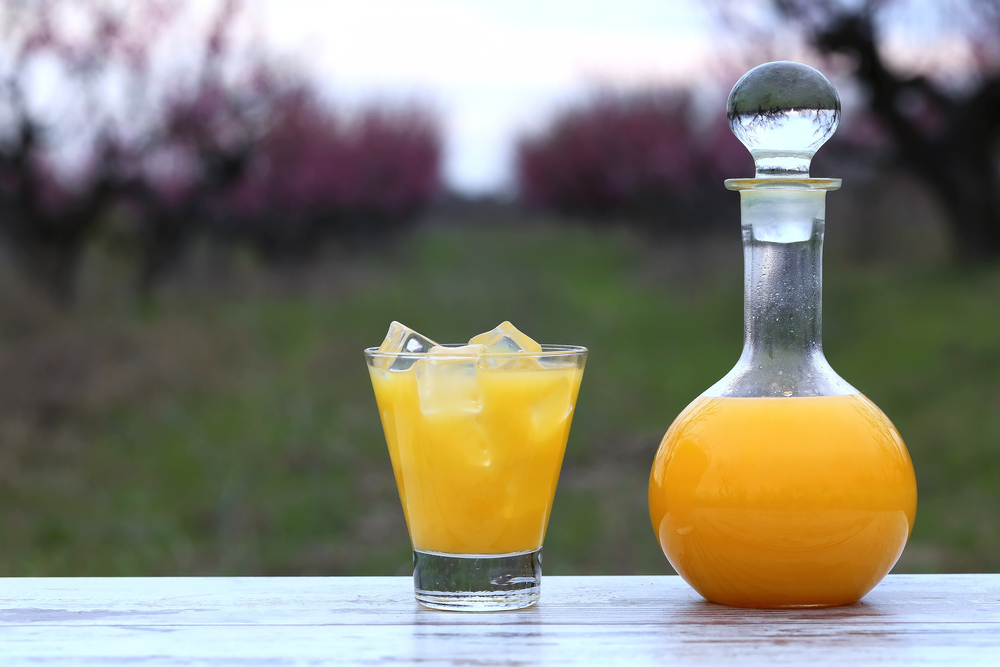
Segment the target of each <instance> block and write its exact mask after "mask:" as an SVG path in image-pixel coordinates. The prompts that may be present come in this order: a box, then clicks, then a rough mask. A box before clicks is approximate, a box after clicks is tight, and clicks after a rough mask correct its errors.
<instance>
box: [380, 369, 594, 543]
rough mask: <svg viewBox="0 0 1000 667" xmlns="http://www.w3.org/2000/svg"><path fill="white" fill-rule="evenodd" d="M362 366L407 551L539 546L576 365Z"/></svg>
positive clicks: (578, 374)
mask: <svg viewBox="0 0 1000 667" xmlns="http://www.w3.org/2000/svg"><path fill="white" fill-rule="evenodd" d="M536 368H537V369H536V370H520V369H516V370H511V369H495V370H488V369H483V368H479V367H477V366H476V365H475V364H460V365H455V367H454V368H449V367H447V366H432V365H430V364H426V363H425V362H423V361H418V362H417V363H416V364H414V366H413V367H412V368H410V369H408V370H405V371H388V370H383V369H379V368H372V367H369V370H370V372H371V379H372V385H373V386H374V388H375V398H376V400H377V401H378V407H379V412H380V414H381V417H382V426H383V429H384V432H385V436H386V442H387V444H388V446H389V456H390V458H391V459H392V468H393V472H394V473H395V475H396V484H397V487H398V488H399V498H400V500H401V501H402V504H403V512H404V514H405V515H406V522H407V527H408V528H409V531H410V539H411V541H412V543H413V548H414V549H417V550H420V551H434V552H439V553H455V554H509V553H517V552H523V551H533V550H535V549H538V548H539V547H540V546H541V545H542V538H543V537H544V535H545V527H546V525H547V524H548V519H549V512H550V511H551V508H552V498H553V496H554V494H555V490H556V482H557V481H558V478H559V468H560V466H561V465H562V459H563V453H564V452H565V449H566V439H567V437H568V435H569V428H570V423H571V421H572V416H573V409H574V406H575V405H576V397H577V393H578V392H579V389H580V380H581V379H582V377H583V369H581V368H558V369H541V368H539V367H537V365H536Z"/></svg>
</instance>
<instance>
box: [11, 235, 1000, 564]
mask: <svg viewBox="0 0 1000 667" xmlns="http://www.w3.org/2000/svg"><path fill="white" fill-rule="evenodd" d="M740 261H741V259H740V254H739V241H738V237H737V236H736V235H734V238H733V239H728V240H726V241H724V242H722V243H721V245H720V244H706V245H704V246H698V247H696V246H688V247H684V248H674V249H670V248H666V249H664V248H650V247H647V246H646V245H645V244H644V243H642V242H641V241H640V240H638V239H635V238H633V237H630V236H628V235H626V234H622V233H619V232H613V231H595V230H586V229H579V228H561V227H555V226H551V225H540V226H538V227H535V228H532V227H529V226H521V227H517V228H516V229H513V230H506V231H491V230H487V229H483V228H471V227H470V228H467V229H454V228H428V229H425V230H423V231H422V232H420V233H419V234H416V235H414V236H412V237H411V238H408V239H406V240H404V241H403V242H402V243H401V245H400V246H399V247H397V248H394V249H391V250H387V251H386V252H385V253H382V254H377V255H374V256H370V257H365V258H348V257H341V258H339V259H338V260H337V261H334V262H331V263H328V264H327V265H325V266H323V267H319V268H317V269H315V270H314V271H312V272H311V273H309V272H306V273H309V275H305V276H299V277H298V278H296V279H292V280H290V279H288V278H287V276H279V275H273V274H268V273H267V272H265V271H263V270H261V269H256V268H254V267H252V266H248V265H243V264H240V263H237V264H236V265H235V267H234V268H233V275H231V276H230V277H229V278H228V279H226V280H223V281H221V282H220V281H212V282H211V283H210V284H207V285H206V284H203V283H199V282H195V283H193V284H189V285H179V286H175V287H174V288H172V289H171V290H169V291H168V293H167V294H165V295H164V298H162V299H161V300H160V301H159V302H158V304H157V305H156V306H155V307H153V308H152V309H150V310H148V311H139V310H137V309H135V308H133V307H131V306H129V305H127V304H126V303H123V302H121V301H116V300H115V299H114V298H112V297H111V296H108V294H111V293H112V292H113V290H110V289H109V288H107V285H103V286H102V284H101V283H100V279H94V280H96V283H95V282H94V280H92V281H91V283H90V284H91V288H90V289H89V291H88V293H87V296H86V298H85V299H84V301H83V303H81V305H80V306H79V307H78V308H77V309H75V310H74V311H72V312H68V313H59V312H53V311H50V310H49V309H47V308H45V307H43V306H41V305H39V304H36V303H33V302H32V301H31V300H30V299H28V298H27V297H25V296H23V295H21V294H19V293H12V294H8V295H7V296H6V297H5V301H4V304H5V305H4V308H3V313H2V314H0V517H2V520H0V545H2V546H0V575H166V574H171V575H183V574H243V575H251V574H389V573H406V572H407V571H408V567H409V564H410V556H409V544H408V540H407V536H406V528H405V524H404V522H403V518H402V512H401V510H400V509H399V504H398V498H397V496H396V491H395V486H394V482H393V479H392V473H391V469H390V466H389V461H388V455H387V454H386V452H385V444H384V440H383V438H382V434H381V429H380V426H379V421H378V416H377V413H376V409H375V402H374V398H373V396H372V394H371V387H370V384H369V381H368V378H367V373H366V371H365V368H364V361H363V359H362V356H361V349H362V348H364V347H366V346H368V345H373V344H377V343H378V342H379V341H380V339H381V337H382V335H383V334H384V332H385V329H386V328H387V326H388V323H389V322H390V320H393V319H397V320H400V321H403V322H405V323H407V324H409V325H410V326H412V327H414V328H415V329H417V330H419V331H421V332H423V333H425V334H427V335H428V336H431V337H432V338H435V339H437V340H442V341H462V340H465V339H467V338H469V337H470V336H471V335H473V334H474V333H478V332H481V331H485V330H487V329H490V328H492V327H493V326H495V325H496V324H497V323H498V322H500V321H501V320H504V319H510V320H511V321H513V322H514V323H515V324H517V325H518V326H519V327H520V328H521V329H522V330H524V331H526V332H528V333H529V334H531V335H533V336H534V337H535V338H537V339H538V340H540V341H543V342H560V343H574V344H582V345H586V346H587V347H589V348H590V349H591V356H590V359H589V360H588V365H587V371H586V374H585V377H584V382H583V388H582V390H581V394H580V399H579V404H578V412H577V417H576V419H575V421H574V425H573V430H572V433H571V435H570V443H569V447H568V451H567V457H566V461H565V464H564V468H563V473H562V477H561V479H560V484H559V490H558V493H557V496H556V502H555V506H554V509H553V513H552V519H551V523H550V527H549V532H548V535H547V537H546V556H545V564H546V572H548V573H563V574H566V573H608V574H610V573H658V572H668V571H669V565H668V564H667V562H666V559H664V558H663V556H662V554H661V553H660V552H659V548H658V546H657V544H656V541H655V539H654V536H653V533H652V529H651V528H650V526H649V519H648V514H647V510H646V496H645V488H646V480H647V477H648V474H649V466H650V465H651V463H652V459H653V455H654V453H655V450H656V447H657V445H658V443H659V439H660V437H661V436H662V434H663V432H664V431H665V430H666V428H667V426H668V425H669V424H670V422H671V420H672V419H673V417H674V416H675V415H676V414H677V413H678V412H679V411H680V410H681V409H682V408H683V407H684V405H685V404H686V403H687V402H689V401H690V400H691V399H692V398H694V397H695V396H696V395H697V394H698V393H700V392H701V391H703V390H704V389H705V388H706V387H708V386H709V385H710V384H712V383H713V382H714V381H715V380H716V379H718V378H719V377H721V376H722V375H723V374H724V373H725V372H726V371H727V370H728V369H729V367H730V366H731V365H732V364H733V363H734V362H735V360H736V358H737V357H738V355H739V349H740V345H741V339H740V338H741V334H742V326H741V319H742V292H741V290H742V281H741V275H740ZM102 271H104V269H101V271H97V274H98V275H104V274H103V273H102ZM234 276H235V277H234ZM95 284H96V287H95V286H94V285H95ZM825 288H826V292H825V311H824V312H825V317H824V323H825V329H826V331H825V340H826V349H827V354H828V357H829V359H830V361H831V363H832V364H833V366H834V367H835V368H837V369H838V371H840V372H841V374H842V375H844V377H846V378H847V379H848V380H849V381H850V382H851V383H852V384H854V385H855V386H857V387H859V388H860V389H862V391H864V392H865V393H866V394H868V395H869V396H870V397H871V398H872V399H873V400H875V401H876V402H877V403H878V404H879V405H880V406H881V407H882V408H883V409H884V410H885V411H886V412H887V413H888V414H889V415H890V417H891V418H892V419H893V421H894V422H895V423H896V425H897V427H898V428H899V429H900V431H901V432H902V434H903V437H904V439H905V440H906V442H907V444H908V446H909V448H910V452H911V455H912V458H913V461H914V465H915V468H916V472H917V478H918V485H919V489H920V505H919V508H918V515H917V523H916V527H915V529H914V533H913V537H912V539H911V543H910V545H909V546H908V547H907V550H906V552H905V553H904V557H903V559H902V560H901V561H900V564H899V565H898V566H897V570H896V571H911V572H912V571H920V572H923V571H928V572H930V571H934V572H938V571H995V570H998V569H1000V530H998V529H1000V447H998V442H1000V336H998V335H997V332H998V331H1000V309H998V308H997V306H996V304H997V303H998V302H1000V267H992V268H980V269H976V270H959V269H955V268H948V267H944V266H940V265H929V264H924V265H911V266H907V265H897V266H892V267H889V266H866V267H863V266H856V265H852V264H849V263H844V262H840V263H838V262H834V263H832V264H829V265H828V267H827V274H826V281H825Z"/></svg>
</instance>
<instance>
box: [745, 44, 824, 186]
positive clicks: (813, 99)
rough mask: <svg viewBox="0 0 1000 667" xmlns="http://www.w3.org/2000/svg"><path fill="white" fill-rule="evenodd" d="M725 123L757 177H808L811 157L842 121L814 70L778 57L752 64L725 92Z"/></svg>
mask: <svg viewBox="0 0 1000 667" xmlns="http://www.w3.org/2000/svg"><path fill="white" fill-rule="evenodd" d="M726 114H727V115H728V117H729V127H730V129H732V131H733V134H735V135H736V137H737V138H738V139H739V140H740V141H742V142H743V145H744V146H746V147H747V148H748V149H749V150H750V155H752V156H753V159H754V163H755V165H756V167H757V178H761V177H769V178H808V177H809V163H810V162H811V161H812V157H813V155H815V154H816V151H817V150H818V149H819V147H820V146H822V145H823V144H824V143H825V142H826V140H827V139H829V138H830V137H831V136H832V135H833V133H834V131H835V130H836V129H837V125H839V124H840V98H839V97H838V96H837V90H836V89H835V88H834V87H833V84H831V83H830V81H829V80H828V79H827V78H826V77H825V76H823V75H822V74H821V73H820V72H819V71H818V70H816V69H814V68H812V67H809V65H803V64H802V63H796V62H791V61H788V60H780V61H778V62H773V63H765V64H763V65H759V66H757V67H754V68H753V69H752V70H750V71H749V72H747V73H746V74H744V75H743V77H742V78H741V79H740V80H739V81H737V82H736V85H735V86H733V91H732V92H731V93H729V102H728V103H727V105H726Z"/></svg>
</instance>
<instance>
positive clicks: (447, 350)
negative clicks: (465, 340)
mask: <svg viewBox="0 0 1000 667" xmlns="http://www.w3.org/2000/svg"><path fill="white" fill-rule="evenodd" d="M484 349H486V348H485V347H484V346H483V345H464V346H462V347H443V346H440V345H438V346H435V347H433V348H431V350H430V354H429V355H428V356H427V358H426V359H421V360H419V361H418V362H417V363H416V365H415V370H416V376H417V394H418V395H419V397H420V411H421V412H422V413H423V414H425V415H432V416H433V415H460V414H475V413H477V412H479V411H480V409H481V407H482V404H481V403H480V400H479V384H478V382H477V380H476V361H477V359H478V358H479V355H480V354H482V351H483V350H484Z"/></svg>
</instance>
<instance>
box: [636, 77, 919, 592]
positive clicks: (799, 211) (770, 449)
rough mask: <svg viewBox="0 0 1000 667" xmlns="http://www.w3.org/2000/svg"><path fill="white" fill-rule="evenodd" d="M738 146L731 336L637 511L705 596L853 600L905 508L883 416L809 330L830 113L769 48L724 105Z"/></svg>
mask: <svg viewBox="0 0 1000 667" xmlns="http://www.w3.org/2000/svg"><path fill="white" fill-rule="evenodd" d="M727 113H728V116H729V125H730V128H731V129H732V130H733V133H734V134H736V136H737V137H738V138H739V139H740V141H742V142H743V144H744V145H745V146H746V147H747V148H748V149H749V150H750V153H751V155H752V156H753V158H754V162H755V163H756V175H755V177H754V178H741V179H731V180H728V181H726V187H727V188H729V189H731V190H737V191H738V192H739V193H740V203H741V216H742V230H743V248H744V251H743V257H744V289H745V297H744V334H745V336H744V346H743V353H742V355H741V356H740V359H739V361H738V362H737V363H736V366H735V367H734V368H733V369H732V370H731V371H730V372H729V373H728V374H727V375H726V376H725V377H723V378H722V379H721V380H720V381H719V382H717V383H716V384H715V385H713V386H712V387H711V388H709V389H708V390H707V391H706V392H705V393H703V394H702V395H701V396H699V397H698V398H697V399H695V401H694V402H692V403H691V404H690V405H689V406H688V407H687V408H686V409H685V410H684V411H683V412H682V413H681V414H680V415H679V416H678V417H677V419H676V420H675V421H674V422H673V424H672V425H671V426H670V429H669V430H668V431H667V433H666V435H665V436H664V438H663V441H662V443H661V444H660V448H659V450H658V452H657V454H656V459H655V461H654V463H653V469H652V472H651V474H650V479H649V510H650V517H651V519H652V522H653V529H654V530H655V531H656V534H657V537H658V539H659V542H660V545H661V546H662V548H663V552H664V554H666V556H667V559H668V560H669V561H670V564H671V565H672V566H673V567H674V569H675V570H677V572H678V573H679V574H680V575H681V576H682V577H683V578H684V579H685V580H686V581H687V582H688V583H689V584H690V585H691V586H692V587H694V589H695V590H697V591H698V592H699V593H700V594H701V595H702V596H704V597H705V598H707V599H709V600H711V601H713V602H719V603H722V604H729V605H736V606H741V607H799V606H828V605H839V604H847V603H851V602H855V601H857V600H859V599H860V598H861V597H862V596H864V595H865V594H866V593H867V592H868V591H870V590H871V589H872V588H873V587H874V586H875V585H876V584H877V583H878V582H879V581H881V579H882V578H883V577H884V576H885V575H886V574H887V573H888V572H889V570H890V569H891V568H892V566H893V565H894V564H895V563H896V560H897V559H898V558H899V556H900V554H901V553H902V551H903V547H904V546H905V544H906V540H907V538H908V537H909V534H910V531H911V530H912V528H913V520H914V516H915V513H916V504H917V489H916V480H915V478H914V474H913V465H912V463H911V462H910V456H909V453H908V452H907V450H906V446H905V445H904V444H903V441H902V439H901V438H900V436H899V433H898V431H897V430H896V428H895V427H894V426H893V424H892V422H890V421H889V419H888V418H887V417H886V416H885V414H883V413H882V411H881V410H879V408H878V407H877V406H876V405H875V404H874V403H872V402H871V401H870V400H869V399H868V398H866V397H865V396H864V395H862V394H861V393H860V392H859V391H858V390H857V389H855V388H854V387H852V386H851V385H850V384H848V383H847V382H846V381H845V380H844V379H843V378H841V377H840V376H839V375H837V373H836V372H835V371H834V370H833V368H831V366H830V364H829V363H828V362H827V360H826V357H825V356H824V354H823V345H822V340H821V303H820V302H821V293H822V254H823V233H824V224H825V223H824V220H825V203H826V192H827V191H828V190H836V189H837V188H839V187H840V179H831V178H810V177H809V165H810V162H811V160H812V156H813V155H814V154H815V152H816V150H817V149H818V148H819V147H820V146H821V145H822V144H823V143H824V142H825V141H826V140H827V139H828V138H829V137H830V136H831V135H832V134H833V132H834V131H835V130H836V128H837V125H838V123H839V120H840V99H839V97H838V96H837V92H836V90H835V89H834V88H833V86H832V85H831V84H830V82H829V81H828V80H827V79H826V77H824V76H823V75H822V74H821V73H820V72H818V71H816V70H815V69H813V68H812V67H809V66H807V65H803V64H800V63H793V62H774V63H767V64H764V65H761V66H759V67H756V68H754V69H752V70H750V71H749V72H747V73H746V74H745V75H744V76H743V78H741V79H740V80H739V81H738V82H737V84H736V86H735V87H734V88H733V91H732V93H730V96H729V102H728V106H727Z"/></svg>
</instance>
